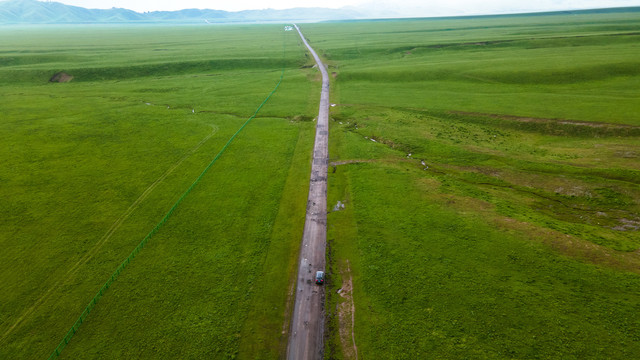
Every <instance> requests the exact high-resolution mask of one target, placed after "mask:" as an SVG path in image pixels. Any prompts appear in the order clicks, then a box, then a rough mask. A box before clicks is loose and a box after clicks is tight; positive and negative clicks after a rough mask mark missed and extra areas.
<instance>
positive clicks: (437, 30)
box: [303, 13, 640, 359]
mask: <svg viewBox="0 0 640 360" xmlns="http://www.w3.org/2000/svg"><path fill="white" fill-rule="evenodd" d="M638 30H640V16H639V15H638V14H637V13H635V14H634V13H632V14H595V15H580V16H532V17H515V18H508V17H497V18H474V19H467V20H423V21H421V20H415V21H378V22H353V23H339V24H312V25H311V24H310V25H305V26H304V27H303V31H304V32H305V34H306V35H307V37H308V38H309V40H310V42H311V44H312V46H314V47H315V48H316V49H319V50H320V51H321V52H323V53H324V56H325V57H326V58H327V59H328V60H329V63H330V64H331V65H332V67H331V69H330V71H331V72H333V75H334V80H333V83H334V84H333V94H332V96H333V97H332V102H333V103H335V104H336V106H335V107H333V108H332V120H333V121H332V123H331V129H332V130H331V145H330V146H331V149H330V153H331V158H332V161H333V165H334V166H333V168H330V171H329V172H330V174H329V175H330V176H329V183H330V184H329V186H330V190H329V204H330V205H331V206H332V207H333V205H335V204H336V203H337V202H338V201H341V202H342V203H344V204H345V208H344V209H343V210H339V209H334V211H333V212H332V213H331V214H329V219H328V224H329V244H330V251H329V256H330V263H331V265H330V269H329V279H330V281H329V286H330V289H331V291H330V292H329V293H330V294H331V295H330V297H329V300H328V304H327V311H328V314H329V323H328V327H329V329H330V330H331V332H330V335H329V339H328V342H327V345H326V348H325V350H326V353H327V357H328V358H332V359H341V358H355V353H356V351H357V353H358V356H359V358H365V359H367V358H380V359H420V358H443V359H458V358H474V359H476V358H487V359H497V358H505V359H507V358H520V359H534V358H563V359H585V358H594V359H596V358H610V359H627V358H632V357H635V356H637V354H638V353H640V347H639V344H640V342H639V341H638V340H639V339H640V315H638V314H639V313H640V312H639V310H640V290H638V289H640V277H639V276H638V273H640V270H638V269H640V267H639V265H640V256H639V254H640V253H639V252H638V249H639V248H640V235H639V233H638V230H639V229H640V217H639V216H638V214H639V213H640V186H639V185H640V160H639V157H640V102H638V98H640V86H639V85H640V73H639V69H640V59H639V58H638V56H637V54H638V51H639V50H640V32H639V31H638ZM352 302H353V306H352V305H351V303H352ZM353 309H355V312H353ZM351 316H354V319H355V324H353V325H354V327H353V330H352V322H351ZM353 339H355V345H356V346H357V348H356V347H354V343H353Z"/></svg>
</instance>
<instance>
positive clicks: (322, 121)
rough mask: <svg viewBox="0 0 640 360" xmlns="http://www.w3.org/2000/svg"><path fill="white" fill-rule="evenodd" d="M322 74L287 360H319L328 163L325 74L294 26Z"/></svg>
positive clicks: (327, 114)
mask: <svg viewBox="0 0 640 360" xmlns="http://www.w3.org/2000/svg"><path fill="white" fill-rule="evenodd" d="M294 26H295V28H296V30H297V31H298V34H300V37H301V38H302V41H303V42H304V44H305V45H306V46H307V48H308V49H309V51H310V52H311V54H312V55H313V57H314V58H315V60H316V64H317V65H318V69H320V71H321V72H322V92H321V95H320V110H319V112H318V123H317V124H316V138H315V144H314V147H313V163H312V165H311V180H310V183H309V198H308V200H307V216H306V220H305V224H304V233H303V236H302V244H301V246H300V263H299V265H298V279H297V286H296V300H295V305H294V309H293V316H292V319H291V328H290V332H289V345H288V347H287V358H288V359H290V360H304V359H308V360H311V359H322V354H323V341H322V339H323V334H324V287H322V286H319V285H316V284H315V273H316V271H317V270H322V271H325V248H326V242H327V167H328V163H329V146H328V138H329V74H328V73H327V70H326V68H325V65H324V64H323V63H322V61H321V60H320V58H319V57H318V55H317V54H316V52H315V51H313V49H312V48H311V46H309V43H308V42H307V40H306V39H305V38H304V36H303V35H302V32H301V31H300V28H298V26H297V25H294Z"/></svg>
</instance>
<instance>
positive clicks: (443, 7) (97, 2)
mask: <svg viewBox="0 0 640 360" xmlns="http://www.w3.org/2000/svg"><path fill="white" fill-rule="evenodd" d="M53 1H57V2H61V3H65V4H69V5H76V6H82V7H85V8H101V9H108V8H112V7H121V8H126V9H131V10H135V11H138V12H144V11H155V10H180V9H189V8H199V9H216V10H227V11H239V10H248V9H266V8H272V9H288V8H294V7H329V8H340V7H343V6H349V5H362V4H375V7H377V8H380V9H389V10H394V12H397V13H406V14H407V15H413V16H440V15H465V14H495V13H509V12H521V11H547V10H568V9H589V8H603V7H620V6H640V0H535V1H531V0H395V1H390V0H373V1H372V0H322V1H320V0H297V1H295V0H224V1H223V0H53Z"/></svg>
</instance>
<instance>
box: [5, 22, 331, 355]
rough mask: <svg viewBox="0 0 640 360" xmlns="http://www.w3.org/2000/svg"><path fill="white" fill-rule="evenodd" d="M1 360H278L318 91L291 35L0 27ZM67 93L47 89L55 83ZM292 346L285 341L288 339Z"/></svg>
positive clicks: (267, 30)
mask: <svg viewBox="0 0 640 360" xmlns="http://www.w3.org/2000/svg"><path fill="white" fill-rule="evenodd" d="M0 35H1V37H2V39H3V41H2V44H0V95H1V97H2V101H0V113H1V114H2V116H1V126H0V139H1V142H2V144H3V146H2V147H1V148H0V152H1V154H0V158H2V159H3V160H2V162H0V184H1V185H0V198H2V206H0V245H1V248H2V251H1V252H0V253H1V255H0V279H2V285H1V286H0V358H3V359H18V358H19V359H42V358H46V357H48V356H49V355H50V354H51V352H52V351H53V350H54V348H55V347H56V346H57V345H58V343H59V342H60V341H61V340H62V337H63V336H64V335H65V333H66V332H67V331H68V330H69V328H70V327H71V326H72V325H73V323H74V322H75V321H76V319H77V318H78V316H79V315H80V313H81V312H82V310H83V309H84V307H85V306H87V303H88V302H89V301H90V300H91V299H92V297H93V296H94V295H95V294H96V292H97V291H98V290H99V289H100V287H101V286H102V285H103V284H104V283H105V281H107V279H108V278H109V277H110V276H111V274H112V273H113V271H114V270H115V269H116V267H117V266H118V265H119V264H120V263H121V262H122V261H123V260H124V259H125V258H126V257H127V256H128V255H129V253H131V251H132V250H133V249H134V248H135V246H136V245H137V244H138V243H139V242H140V241H141V240H142V239H143V238H144V237H145V235H147V233H149V231H151V229H152V228H153V227H154V226H155V225H156V224H157V223H158V222H159V221H160V220H161V219H162V217H163V216H164V215H165V214H166V212H167V211H168V210H169V208H170V207H171V206H172V205H173V204H174V203H175V202H176V200H178V198H179V197H180V196H181V195H182V194H183V193H184V192H185V190H187V188H188V187H189V186H190V185H191V184H192V182H193V181H194V180H195V179H196V178H197V177H198V175H199V174H200V173H201V172H202V171H203V170H204V168H205V167H206V166H207V165H208V164H209V162H210V161H211V160H212V159H213V158H214V156H215V155H216V154H217V153H218V151H220V149H221V148H222V146H223V145H224V144H225V143H226V142H227V140H228V139H229V138H230V137H231V135H233V134H234V133H235V132H236V131H237V130H238V129H239V128H240V126H241V125H242V124H243V123H244V122H245V121H246V120H247V119H248V118H249V117H250V116H251V115H252V114H253V113H254V111H255V110H256V109H257V107H258V106H259V105H260V103H262V101H263V100H264V99H265V98H266V97H267V95H268V94H269V93H270V92H271V91H272V90H273V89H274V87H275V86H276V84H277V83H278V80H279V78H280V75H281V71H282V69H283V67H284V79H283V81H282V84H281V85H280V87H279V89H278V91H277V92H276V93H275V94H274V95H273V96H272V97H271V99H270V100H269V102H268V103H267V104H266V105H265V106H264V107H263V108H262V110H261V111H260V113H259V114H258V117H257V118H255V119H254V120H253V121H252V122H251V123H250V124H249V125H248V126H247V127H246V128H245V129H244V131H243V132H242V133H240V135H239V136H238V137H237V138H236V139H235V141H234V142H233V143H232V144H231V146H230V147H229V148H228V149H227V150H226V152H225V153H224V155H223V156H222V157H221V158H220V160H219V161H218V162H217V163H216V164H215V165H214V166H213V167H212V168H211V170H210V171H209V172H208V173H207V174H206V175H205V176H204V177H203V178H202V180H201V181H200V183H199V184H198V185H197V186H196V187H195V188H194V189H193V191H192V192H191V193H190V194H189V196H187V197H186V198H185V200H184V201H183V202H182V203H181V204H180V205H179V207H178V208H177V209H176V211H175V212H174V213H173V215H172V217H171V218H170V219H169V220H168V221H167V223H166V224H164V226H163V227H162V228H161V229H160V231H159V232H158V233H157V234H155V235H154V237H153V238H152V239H151V240H150V241H149V243H148V244H147V245H146V247H145V248H144V250H143V251H142V252H141V253H140V254H139V255H138V256H137V257H136V258H135V260H134V261H133V262H132V263H131V264H130V265H129V266H128V267H127V268H126V269H125V271H124V272H123V273H122V274H121V275H120V277H119V278H118V280H117V281H116V282H115V283H113V284H112V286H111V287H110V289H109V291H108V292H107V294H106V295H105V296H104V297H102V299H101V300H100V302H99V303H98V305H97V306H96V307H95V308H94V309H93V311H92V312H91V314H90V316H89V317H88V318H87V320H86V321H85V322H84V323H83V325H82V326H81V328H80V330H79V332H78V333H76V334H75V336H74V337H73V340H72V341H71V342H70V343H69V344H68V345H67V347H66V348H65V349H64V351H63V352H62V358H68V359H77V358H96V359H97V358H132V359H133V358H148V359H154V358H230V357H234V356H237V355H240V356H242V357H244V358H277V357H278V356H280V354H281V352H282V349H283V346H284V345H286V337H285V336H284V335H282V334H283V324H284V323H286V320H285V319H286V316H287V314H286V308H287V302H288V300H289V299H288V296H289V284H290V279H293V278H294V271H295V261H296V258H297V253H298V246H299V245H298V243H299V239H300V234H301V233H302V226H303V222H304V209H305V204H306V189H307V183H308V176H309V175H308V174H309V170H310V154H311V148H312V145H313V130H314V123H313V122H312V121H311V120H312V119H313V116H314V113H315V112H316V111H317V89H318V88H319V83H314V82H313V81H309V79H310V76H312V74H313V73H312V72H311V71H310V70H304V69H301V67H302V66H303V65H305V64H306V63H307V58H306V55H305V49H304V47H303V46H302V45H301V44H300V42H299V38H298V37H297V34H295V33H294V32H288V33H285V32H284V31H282V27H281V26H275V25H269V26H211V27H207V26H194V27H189V26H183V27H153V26H147V27H142V26H140V27H124V28H123V27H116V26H113V27H111V26H102V27H91V26H85V27H45V28H32V27H5V28H2V29H0ZM59 71H64V72H66V73H68V74H69V75H71V76H73V77H74V78H73V80H72V81H71V82H69V83H49V82H48V80H49V78H50V77H51V76H52V75H53V74H55V73H56V72H59ZM285 330H286V329H285Z"/></svg>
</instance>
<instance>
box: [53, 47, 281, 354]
mask: <svg viewBox="0 0 640 360" xmlns="http://www.w3.org/2000/svg"><path fill="white" fill-rule="evenodd" d="M283 46H284V42H283ZM283 57H284V49H283ZM284 70H285V69H284V63H283V67H282V71H281V73H280V79H279V80H278V83H277V84H276V86H275V87H274V89H273V90H272V91H271V93H269V95H268V96H267V97H266V98H265V99H264V101H263V102H262V103H261V104H260V106H258V108H257V109H256V111H255V112H254V113H253V115H251V117H249V118H248V119H247V121H245V122H244V123H243V124H242V126H241V127H240V129H238V131H236V132H235V133H234V134H233V135H232V136H231V138H229V140H228V141H227V142H226V144H225V145H224V146H223V147H222V149H221V150H220V151H219V152H218V154H217V155H216V156H215V157H214V158H213V160H211V162H210V163H209V165H207V167H206V168H205V169H204V170H203V171H202V173H200V175H199V176H198V177H197V178H196V180H195V181H194V182H193V183H192V184H191V186H189V188H188V189H187V190H186V191H185V192H184V193H183V194H182V195H181V196H180V198H178V200H177V201H176V202H175V203H174V204H173V206H172V207H171V208H170V209H169V211H168V212H167V213H166V214H165V216H164V217H163V218H162V220H160V222H158V224H156V226H155V227H154V228H153V229H152V230H151V231H150V232H149V233H148V234H147V236H145V237H144V239H142V241H140V243H139V244H138V246H136V247H135V249H134V250H133V251H132V252H131V254H130V255H129V256H128V257H127V258H126V259H125V260H124V261H123V262H122V263H121V264H120V265H119V266H118V267H117V268H116V270H115V271H114V272H113V274H112V275H111V277H110V278H109V279H108V280H107V282H106V283H105V284H104V285H103V286H102V287H101V288H100V290H99V291H98V292H97V293H96V295H95V296H94V297H93V299H91V301H90V302H89V304H88V305H87V306H86V307H85V309H84V311H83V312H82V313H81V314H80V317H78V319H77V320H76V322H75V323H74V324H73V326H72V327H71V329H69V331H68V332H67V334H66V335H65V336H64V338H63V339H62V341H60V343H59V344H58V346H57V347H56V348H55V349H54V351H53V353H52V354H51V355H50V356H49V358H48V359H49V360H53V359H57V358H58V356H60V353H61V352H62V350H63V349H64V348H65V347H66V345H67V344H68V343H69V341H70V340H71V338H72V337H73V335H75V333H76V332H77V331H78V328H79V327H80V325H82V323H83V322H84V320H85V319H86V317H87V316H88V315H89V313H90V312H91V310H92V309H93V308H94V307H95V306H96V304H97V303H98V301H99V300H100V298H102V296H103V295H104V293H105V292H106V291H107V289H109V286H111V284H112V283H113V282H114V281H115V280H116V279H117V278H118V276H119V275H120V273H121V272H122V271H123V270H124V269H125V268H126V267H127V265H129V263H131V261H132V260H133V259H134V258H135V257H136V255H138V253H139V252H140V251H141V250H142V249H143V248H144V246H145V245H146V243H147V242H148V241H149V239H150V238H151V237H152V236H153V235H154V234H155V233H157V232H158V231H159V230H160V228H161V227H162V225H164V224H165V223H166V222H167V220H168V219H169V218H170V217H171V215H172V214H173V212H174V211H175V209H176V208H177V207H178V205H179V204H180V203H181V202H182V200H184V198H185V197H187V195H189V193H190V192H191V190H193V188H194V187H195V186H196V185H197V184H198V183H199V182H200V180H201V179H202V178H203V177H204V175H205V174H206V173H207V172H208V171H209V169H210V168H211V167H212V166H213V164H215V163H216V162H217V161H218V159H219V158H220V156H222V154H223V153H224V152H225V150H226V149H227V148H228V147H229V145H231V142H233V140H234V139H235V138H236V137H237V136H238V134H240V132H242V130H243V129H244V128H245V127H246V126H247V125H248V124H249V123H250V122H251V120H253V119H254V118H255V117H256V116H257V115H258V112H259V111H260V110H261V109H262V107H263V106H264V105H265V104H266V103H267V101H269V99H270V98H271V96H273V94H275V92H276V91H277V90H278V88H279V87H280V84H281V83H282V80H283V79H284Z"/></svg>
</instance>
